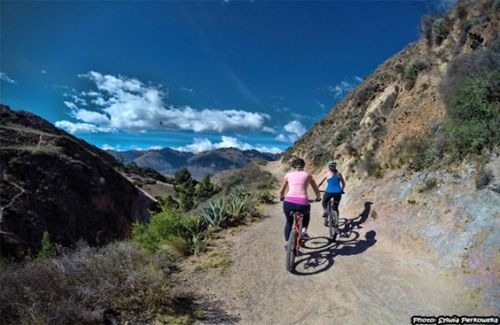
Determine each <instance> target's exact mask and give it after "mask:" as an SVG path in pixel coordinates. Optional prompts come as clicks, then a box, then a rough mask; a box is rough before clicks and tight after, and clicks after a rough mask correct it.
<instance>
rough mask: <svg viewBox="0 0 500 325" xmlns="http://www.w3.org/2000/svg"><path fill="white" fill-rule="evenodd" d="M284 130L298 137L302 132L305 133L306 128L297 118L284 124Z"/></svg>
mask: <svg viewBox="0 0 500 325" xmlns="http://www.w3.org/2000/svg"><path fill="white" fill-rule="evenodd" d="M284 129H285V131H287V132H289V133H292V134H295V135H297V136H298V137H300V136H301V135H302V134H304V133H306V131H307V130H306V128H305V127H304V125H302V123H300V122H299V121H297V120H294V121H291V122H289V123H287V124H285V126H284Z"/></svg>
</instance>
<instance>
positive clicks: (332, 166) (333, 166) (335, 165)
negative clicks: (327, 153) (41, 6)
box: [328, 160, 337, 168]
mask: <svg viewBox="0 0 500 325" xmlns="http://www.w3.org/2000/svg"><path fill="white" fill-rule="evenodd" d="M328 168H337V163H336V162H335V161H333V160H330V161H329V162H328Z"/></svg>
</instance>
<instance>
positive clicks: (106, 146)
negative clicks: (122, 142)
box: [101, 143, 118, 150]
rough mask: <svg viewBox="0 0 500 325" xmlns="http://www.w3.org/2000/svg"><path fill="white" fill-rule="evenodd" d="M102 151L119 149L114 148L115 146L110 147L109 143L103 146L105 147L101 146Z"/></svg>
mask: <svg viewBox="0 0 500 325" xmlns="http://www.w3.org/2000/svg"><path fill="white" fill-rule="evenodd" d="M101 149H102V150H118V148H117V147H114V146H112V145H110V144H107V143H105V144H103V145H102V146H101Z"/></svg>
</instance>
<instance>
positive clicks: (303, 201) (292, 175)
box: [280, 158, 321, 247]
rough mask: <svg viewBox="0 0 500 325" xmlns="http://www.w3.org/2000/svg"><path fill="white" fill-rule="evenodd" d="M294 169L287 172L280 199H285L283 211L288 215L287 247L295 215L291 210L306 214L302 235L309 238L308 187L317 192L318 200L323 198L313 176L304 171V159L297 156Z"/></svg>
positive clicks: (286, 227) (286, 228) (292, 164)
mask: <svg viewBox="0 0 500 325" xmlns="http://www.w3.org/2000/svg"><path fill="white" fill-rule="evenodd" d="M291 166H292V168H293V169H294V170H293V171H291V172H289V173H287V174H286V175H285V177H284V179H283V183H282V185H281V190H280V199H281V201H283V212H284V213H285V217H286V225H285V247H286V245H287V243H288V238H289V237H290V232H291V231H292V226H293V216H292V215H291V212H300V213H302V214H303V215H304V217H303V219H302V226H303V228H302V235H301V237H302V238H303V239H309V235H308V234H307V227H308V226H309V220H310V211H311V207H310V205H309V198H308V196H307V188H308V186H309V185H311V187H312V188H313V190H314V193H315V194H316V200H317V201H320V200H321V193H320V191H319V188H318V186H317V185H316V182H315V181H314V179H313V178H312V176H311V175H310V174H309V173H308V172H305V171H304V166H305V162H304V160H303V159H300V158H296V159H294V160H293V161H292V163H291ZM287 187H288V193H287V194H286V196H285V191H286V189H287Z"/></svg>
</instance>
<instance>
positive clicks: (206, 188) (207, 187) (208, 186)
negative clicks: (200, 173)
mask: <svg viewBox="0 0 500 325" xmlns="http://www.w3.org/2000/svg"><path fill="white" fill-rule="evenodd" d="M216 192H217V191H216V189H215V186H214V184H212V182H211V181H210V175H205V177H203V179H202V181H201V182H200V183H199V184H198V187H197V188H196V197H197V199H198V201H205V200H206V199H209V198H211V197H212V196H213V195H214V194H215V193H216Z"/></svg>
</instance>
